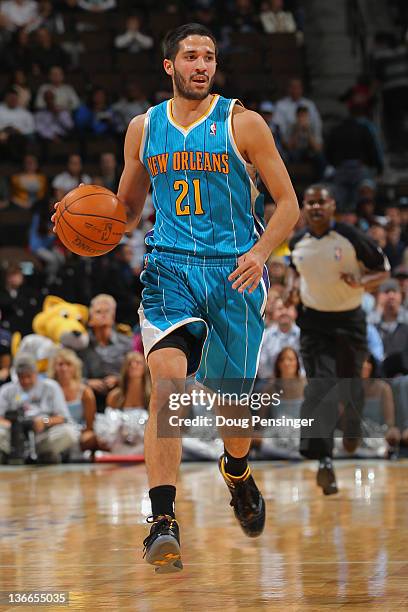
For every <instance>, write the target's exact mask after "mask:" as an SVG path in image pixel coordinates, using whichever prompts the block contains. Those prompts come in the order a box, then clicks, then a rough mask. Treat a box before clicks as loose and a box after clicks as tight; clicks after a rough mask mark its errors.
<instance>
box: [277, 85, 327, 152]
mask: <svg viewBox="0 0 408 612" xmlns="http://www.w3.org/2000/svg"><path fill="white" fill-rule="evenodd" d="M299 106H303V107H306V108H307V109H308V110H309V118H310V128H311V131H312V134H313V136H314V138H315V139H316V140H317V141H318V142H322V120H321V118H320V115H319V111H318V110H317V108H316V105H315V104H314V102H312V100H309V99H308V98H304V97H303V84H302V81H301V80H300V79H297V78H296V79H291V80H290V82H289V87H288V95H287V97H286V98H282V99H281V100H278V102H277V103H276V110H275V116H274V119H275V121H276V123H277V124H278V125H279V127H280V130H281V133H282V138H283V139H284V140H285V141H287V140H288V139H289V138H290V132H291V129H292V127H293V125H294V124H295V122H296V111H297V109H298V107H299Z"/></svg>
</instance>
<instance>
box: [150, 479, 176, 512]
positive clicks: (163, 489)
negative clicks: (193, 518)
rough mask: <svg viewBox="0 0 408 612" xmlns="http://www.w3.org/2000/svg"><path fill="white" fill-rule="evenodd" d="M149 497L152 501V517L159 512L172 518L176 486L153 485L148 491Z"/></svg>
mask: <svg viewBox="0 0 408 612" xmlns="http://www.w3.org/2000/svg"><path fill="white" fill-rule="evenodd" d="M149 497H150V501H151V503H152V514H153V517H154V518H156V516H159V515H160V514H168V515H169V516H172V517H173V518H174V501H175V499H176V487H173V485H160V486H159V487H153V489H150V491H149Z"/></svg>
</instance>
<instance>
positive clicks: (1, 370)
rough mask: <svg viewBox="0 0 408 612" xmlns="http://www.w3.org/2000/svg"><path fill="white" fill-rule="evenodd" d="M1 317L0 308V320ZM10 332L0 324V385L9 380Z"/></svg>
mask: <svg viewBox="0 0 408 612" xmlns="http://www.w3.org/2000/svg"><path fill="white" fill-rule="evenodd" d="M1 318H2V314H1V310H0V321H1ZM10 366H11V334H10V332H9V331H7V330H6V329H3V327H1V326H0V385H2V384H3V383H5V382H8V381H9V380H10Z"/></svg>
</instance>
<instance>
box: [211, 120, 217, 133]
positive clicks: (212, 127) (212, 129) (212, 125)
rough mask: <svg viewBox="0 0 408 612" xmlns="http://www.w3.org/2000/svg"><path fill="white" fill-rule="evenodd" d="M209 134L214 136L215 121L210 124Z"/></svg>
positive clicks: (215, 130)
mask: <svg viewBox="0 0 408 612" xmlns="http://www.w3.org/2000/svg"><path fill="white" fill-rule="evenodd" d="M210 134H211V136H215V135H216V134H217V124H216V123H215V121H214V122H213V123H212V124H211V125H210Z"/></svg>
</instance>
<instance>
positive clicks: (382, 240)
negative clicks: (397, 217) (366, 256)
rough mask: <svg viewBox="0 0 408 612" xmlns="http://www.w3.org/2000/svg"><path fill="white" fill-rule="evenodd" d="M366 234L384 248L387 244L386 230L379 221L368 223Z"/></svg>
mask: <svg viewBox="0 0 408 612" xmlns="http://www.w3.org/2000/svg"><path fill="white" fill-rule="evenodd" d="M367 233H368V235H369V236H371V238H372V239H373V240H375V242H376V243H377V244H378V246H379V247H380V248H381V249H382V250H384V249H385V245H386V244H387V232H386V229H385V227H384V226H383V225H381V223H373V224H372V225H370V227H369V228H368V231H367Z"/></svg>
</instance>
